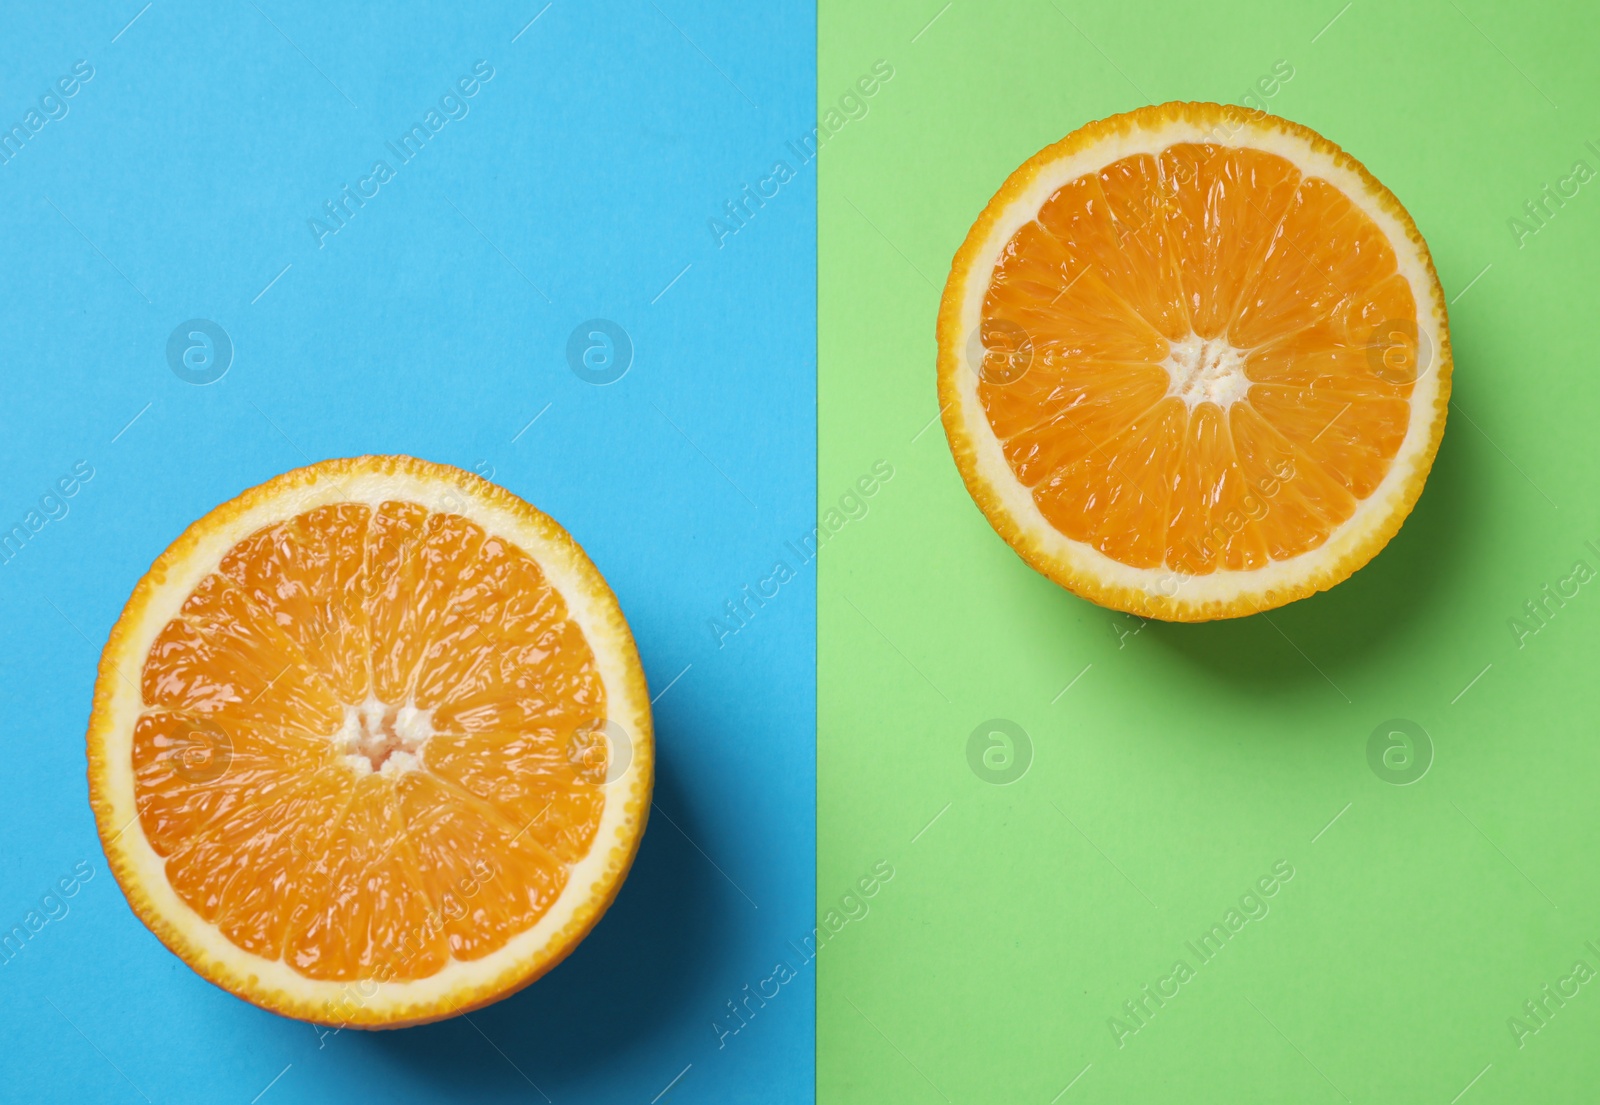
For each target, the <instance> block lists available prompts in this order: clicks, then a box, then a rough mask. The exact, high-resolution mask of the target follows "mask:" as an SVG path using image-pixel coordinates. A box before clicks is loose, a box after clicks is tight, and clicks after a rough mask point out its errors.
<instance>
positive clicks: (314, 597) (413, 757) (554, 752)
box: [89, 458, 653, 1025]
mask: <svg viewBox="0 0 1600 1105" xmlns="http://www.w3.org/2000/svg"><path fill="white" fill-rule="evenodd" d="M443 503H447V504H449V505H448V506H441V505H440V504H443ZM207 550H210V551H209V552H207ZM218 550H220V552H219V551H218ZM161 610H167V611H175V612H176V613H175V614H172V613H168V614H165V615H163V614H158V613H157V611H161ZM595 733H606V734H618V735H620V736H621V738H622V739H625V740H626V744H627V747H626V748H625V749H618V748H610V747H608V746H606V745H604V744H603V743H602V744H601V745H600V746H598V749H597V747H596V745H595V744H594V741H593V739H592V738H593V736H594V734H595ZM89 746H90V789H91V797H92V799H93V801H94V804H95V810H96V816H97V819H98V821H99V825H100V828H101V833H102V838H103V839H104V840H105V842H106V848H107V854H108V856H109V857H110V858H111V860H112V865H113V870H114V871H115V872H116V874H117V878H118V880H119V882H120V883H121V884H122V886H123V888H124V890H125V891H126V892H127V894H128V897H129V900H130V902H131V903H132V904H133V906H134V908H135V911H136V912H138V913H139V915H140V916H141V917H142V918H143V919H144V920H145V921H146V922H147V923H148V924H150V925H151V927H152V928H153V929H155V931H156V932H157V933H158V934H160V935H161V936H162V938H163V939H164V940H165V941H166V942H167V943H168V945H169V946H171V947H172V948H173V949H174V950H175V951H177V952H178V953H179V954H180V955H182V956H183V957H184V958H185V959H186V960H187V961H188V962H189V963H190V964H191V965H192V966H194V967H195V968H196V969H197V970H199V971H201V972H202V973H203V974H205V975H206V976H207V977H208V978H211V979H212V980H213V981H215V982H218V983H219V984H220V985H223V986H225V987H227V988H228V989H230V990H232V991H233V992H235V993H237V994H239V995H240V996H242V997H245V998H247V999H249V1000H252V1001H255V1002H257V1003H258V1004H261V1005H264V1006H266V1007H267V1008H271V1009H274V1010H277V1011H279V1012H284V1013H287V1014H289V1015H292V1016H303V1017H308V1018H313V1019H319V1020H325V1021H338V1022H339V1023H354V1024H363V1025H366V1024H370V1025H392V1024H404V1023H416V1022H418V1021H423V1020H429V1019H433V1018H436V1017H439V1016H448V1015H451V1014H453V1013H456V1012H460V1011H462V1010H465V1009H471V1008H474V1007H476V1006H478V1005H482V1004H484V1003H486V1002H488V1001H492V1000H495V999H496V998H497V997H500V996H503V995H504V994H505V993H508V992H510V991H511V990H514V989H516V988H518V987H519V986H521V985H525V984H526V983H527V982H529V981H531V980H532V979H533V978H536V977H538V975H539V974H541V973H543V972H544V971H545V970H548V969H549V967H550V966H552V965H553V964H554V963H555V962H558V961H559V960H560V958H561V957H562V956H564V955H566V954H567V952H569V951H570V950H571V948H572V946H573V945H575V944H576V942H577V941H578V940H579V939H581V938H582V936H583V934H584V933H585V932H587V931H588V929H589V928H590V927H591V926H592V925H593V924H594V923H595V921H596V920H597V919H598V917H599V915H600V913H601V912H602V911H603V910H604V908H605V906H606V905H607V904H608V903H609V902H610V900H611V898H612V896H613V895H614V894H615V893H616V889H617V886H618V884H619V883H620V881H621V878H622V877H623V875H624V874H625V873H626V870H627V866H628V863H629V862H630V861H631V858H632V855H633V852H634V850H635V849H636V847H637V844H638V838H639V834H640V832H641V831H642V829H643V824H644V814H645V810H646V809H647V803H648V795H649V789H650V779H651V773H652V771H651V769H652V765H653V743H652V738H651V732H650V721H649V713H648V701H647V696H646V692H645V689H644V681H643V675H642V673H641V672H640V669H639V664H638V657H637V655H636V653H635V652H634V650H633V645H632V641H631V638H630V637H629V636H628V633H627V627H626V623H624V622H623V620H622V617H621V614H620V612H619V611H618V610H617V607H616V600H615V599H614V597H613V596H612V595H611V593H610V591H609V590H608V589H607V588H606V587H605V584H604V581H603V580H601V578H600V576H599V574H598V573H597V572H596V571H595V570H594V567H593V566H592V565H591V564H590V563H589V562H588V560H587V559H586V558H585V557H584V556H583V554H582V551H581V550H579V549H578V547H577V546H576V544H574V543H573V542H572V540H571V538H570V537H569V536H567V534H566V533H565V531H563V530H561V528H560V527H559V526H557V525H556V524H555V523H554V522H552V521H550V520H549V519H548V518H546V517H545V516H544V515H542V514H539V513H538V512H537V511H535V510H533V508H532V507H529V506H528V505H527V504H526V503H523V502H521V500H518V499H516V498H514V497H513V496H511V495H509V494H508V493H506V492H504V491H502V490H500V489H498V488H495V487H493V486H492V485H490V484H487V483H485V482H484V481H482V480H479V479H477V478H476V477H472V476H468V475H467V474H465V473H462V472H459V471H457V470H454V469H446V468H442V467H440V466H437V465H430V464H426V463H425V462H422V461H416V460H412V459H410V458H361V459H358V460H353V461H329V462H326V463H325V464H323V465H318V466H314V467H313V468H310V469H303V470H300V471H298V472H292V473H289V474H287V475H285V476H283V477H280V478H279V479H278V480H275V481H273V482H272V483H269V484H267V485H265V486H263V487H261V488H257V489H255V490H253V491H251V492H247V493H246V494H245V495H244V496H242V497H241V498H240V499H238V500H235V501H234V502H233V503H229V504H226V505H224V506H222V507H219V508H218V509H217V510H216V511H214V512H213V513H212V514H211V515H208V516H207V517H206V518H204V519H202V520H201V521H200V522H198V523H196V524H195V526H193V527H191V529H190V531H189V533H187V534H186V535H185V536H184V537H183V538H182V539H180V540H179V541H178V542H177V543H176V544H174V546H173V547H172V548H171V549H169V550H168V551H167V553H166V554H164V555H163V557H162V558H161V559H160V560H158V561H157V563H156V565H155V566H154V567H153V568H152V569H151V572H150V574H149V575H148V576H147V577H146V578H145V580H144V581H143V582H142V583H141V584H140V587H139V589H138V590H137V591H136V592H135V594H134V598H133V599H132V600H131V601H130V603H129V607H128V610H127V611H126V612H125V613H124V615H123V619H122V621H121V622H119V624H118V627H117V630H116V631H115V632H114V633H113V636H112V640H111V642H110V643H109V644H108V645H107V653H106V659H105V662H104V664H103V665H102V672H101V679H100V684H99V686H98V687H97V697H96V707H95V714H94V717H93V719H92V721H91V728H90V739H89ZM608 768H615V770H608ZM352 988H356V989H354V990H353V989H352ZM352 992H354V993H358V994H360V995H361V997H360V1001H359V1002H356V1003H355V1004H354V1005H352V999H351V998H350V994H351V993H352Z"/></svg>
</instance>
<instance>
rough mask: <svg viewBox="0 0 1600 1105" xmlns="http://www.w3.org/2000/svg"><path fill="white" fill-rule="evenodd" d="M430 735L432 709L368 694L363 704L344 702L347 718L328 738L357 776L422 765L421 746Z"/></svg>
mask: <svg viewBox="0 0 1600 1105" xmlns="http://www.w3.org/2000/svg"><path fill="white" fill-rule="evenodd" d="M431 736H433V711H432V710H419V709H417V708H416V707H415V706H413V705H411V703H409V702H408V703H406V704H405V705H404V706H389V705H386V704H385V703H382V702H379V701H378V700H377V699H376V698H373V697H372V696H371V695H368V696H367V700H366V701H365V702H362V703H361V704H360V705H356V706H351V705H349V704H346V705H345V708H344V721H343V722H341V723H340V725H339V728H338V729H336V730H334V732H333V735H332V737H330V738H329V739H330V740H332V741H333V743H334V745H335V746H336V747H337V748H338V749H339V751H340V752H341V753H342V754H343V755H344V760H345V763H347V764H349V765H350V767H351V769H352V770H353V771H354V772H355V773H356V774H357V775H371V774H372V773H373V772H377V773H378V774H380V775H388V776H391V777H392V776H395V775H398V774H400V773H401V772H402V771H415V770H417V769H418V768H419V767H421V766H422V746H423V745H424V744H426V743H427V740H428V738H429V737H431Z"/></svg>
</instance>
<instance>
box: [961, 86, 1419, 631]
mask: <svg viewBox="0 0 1600 1105" xmlns="http://www.w3.org/2000/svg"><path fill="white" fill-rule="evenodd" d="M1450 367H1451V366H1450V362H1449V338H1448V334H1447V331H1446V327H1445V319H1444V305H1443V298H1442V295H1441V293H1440V291H1439V287H1438V279H1437V277H1436V276H1435V275H1434V272H1433V267H1432V262H1431V260H1430V259H1429V257H1428V255H1427V250H1426V247H1425V246H1424V245H1423V244H1422V240H1421V238H1420V236H1419V235H1417V233H1416V231H1415V227H1414V226H1413V225H1412V224H1411V221H1410V218H1409V217H1408V216H1407V215H1406V213H1405V210H1404V208H1402V207H1401V206H1400V204H1399V202H1398V201H1397V200H1395V198H1394V197H1393V196H1392V195H1391V194H1390V193H1389V192H1388V191H1387V190H1385V189H1384V188H1383V186H1382V185H1380V184H1378V182H1377V181H1375V180H1373V179H1372V177H1371V176H1370V174H1368V173H1366V171H1365V170H1364V169H1363V168H1362V167H1361V166H1360V164H1359V163H1358V162H1356V161H1355V160H1354V159H1352V158H1350V157H1349V156H1348V155H1347V154H1345V153H1344V152H1343V151H1341V150H1339V149H1338V148H1337V147H1335V146H1333V145H1332V144H1331V143H1329V142H1327V141H1326V140H1324V139H1322V138H1321V137H1320V136H1318V135H1316V134H1314V133H1313V132H1311V131H1308V130H1306V129H1305V128H1304V127H1299V126H1296V125H1295V124H1292V123H1287V122H1284V121H1283V120H1280V119H1275V118H1273V117H1271V116H1266V115H1260V114H1257V113H1253V112H1249V111H1246V110H1244V109H1239V108H1227V107H1222V106H1219V105H1215V104H1165V105H1162V106H1160V107H1153V108H1148V109H1142V110H1140V111H1136V112H1132V113H1130V114H1128V115H1124V116H1118V117H1116V118H1113V119H1109V120H1105V121H1104V122H1101V123H1095V124H1091V125H1089V126H1088V127H1085V128H1083V130H1081V131H1079V132H1077V133H1075V134H1073V135H1070V136H1068V137H1067V138H1066V139H1064V140H1062V142H1060V143H1058V144H1057V145H1056V146H1053V147H1051V148H1050V149H1047V150H1045V151H1043V152H1041V153H1040V154H1039V155H1037V156H1036V157H1034V158H1033V159H1032V160H1030V161H1029V162H1028V163H1027V164H1026V165H1024V166H1023V167H1022V168H1021V169H1019V170H1017V172H1016V173H1014V174H1013V175H1012V177H1011V179H1010V180H1008V181H1007V182H1006V185H1005V187H1004V188H1002V189H1001V191H1000V192H999V193H998V194H997V195H996V196H995V197H994V199H993V200H991V201H990V203H989V205H988V207H987V208H986V209H985V211H984V214H983V216H982V217H981V218H980V219H979V220H978V222H977V223H976V224H975V225H974V227H973V229H972V232H971V233H970V234H969V235H968V237H967V241H966V243H965V244H964V245H963V246H962V249H961V251H960V252H959V253H958V255H957V257H956V260H955V263H954V265H953V266H952V268H951V274H950V280H949V283H948V284H947V285H946V288H945V296H944V302H943V304H942V306H941V310H940V317H939V387H940V407H941V410H942V411H943V412H944V421H945V427H946V433H947V435H948V436H949V438H950V443H951V447H952V451H953V452H954V455H955V458H956V462H957V465H958V467H959V468H960V470H961V473H962V476H963V478H964V479H965V481H966V483H967V487H968V489H969V490H970V491H971V493H972V495H973V497H974V499H975V500H976V501H977V502H978V504H979V506H980V507H981V508H982V509H983V510H984V512H985V514H986V515H987V516H988V518H989V520H990V521H991V523H993V524H994V526H995V527H996V529H997V530H999V532H1000V533H1001V534H1002V536H1004V537H1005V538H1006V540H1007V541H1008V542H1010V543H1011V545H1012V546H1013V547H1014V548H1015V549H1016V550H1017V551H1018V552H1019V553H1021V554H1022V555H1023V557H1024V558H1025V559H1027V560H1028V561H1029V562H1030V563H1031V564H1033V565H1034V566H1035V567H1037V568H1039V569H1040V570H1041V571H1044V572H1045V573H1046V574H1048V575H1050V576H1051V578H1053V579H1056V580H1057V581H1058V582H1060V583H1062V584H1063V585H1064V586H1067V587H1069V588H1070V589H1072V590H1075V591H1077V592H1078V593H1080V594H1083V595H1085V596H1086V597H1089V598H1092V599H1094V600H1095V601H1097V602H1102V603H1105V604H1107V605H1111V606H1115V607H1118V608H1120V609H1124V610H1128V611H1130V612H1132V613H1136V614H1141V615H1145V616H1153V617H1163V618H1172V619H1181V620H1203V619H1206V618H1214V617H1233V616H1238V615H1240V614H1247V613H1251V612H1253V611H1256V610H1261V609H1267V608H1270V607H1272V606H1277V605H1281V604H1282V603H1284V602H1288V601H1291V600H1293V599H1295V598H1299V597H1303V596H1304V595H1306V594H1310V593H1312V592H1313V591H1316V590H1320V589H1322V588H1325V587H1328V586H1332V585H1333V584H1334V583H1337V582H1338V581H1339V580H1341V579H1343V578H1345V577H1346V576H1348V575H1349V574H1350V573H1351V572H1353V571H1355V570H1356V569H1357V568H1359V567H1360V566H1361V565H1362V564H1364V563H1365V562H1366V561H1367V560H1368V559H1370V558H1371V557H1372V556H1373V555H1375V554H1376V552H1377V551H1378V550H1379V549H1380V548H1382V546H1383V544H1384V543H1385V542H1387V541H1388V539H1389V538H1390V537H1391V536H1392V535H1393V533H1394V532H1395V530H1396V529H1397V528H1398V527H1399V525H1400V523H1401V521H1402V520H1403V519H1404V518H1405V516H1406V514H1407V513H1408V512H1409V511H1410V509H1411V505H1412V504H1413V503H1414V502H1415V500H1416V497H1417V496H1418V495H1419V494H1420V493H1421V488H1422V482H1423V480H1424V479H1425V478H1426V475H1427V471H1428V468H1429V466H1430V465H1431V463H1432V458H1433V455H1434V453H1435V451H1436V450H1437V448H1438V442H1439V438H1440V436H1441V435H1442V433H1443V428H1444V416H1445V411H1446V409H1447V404H1448V398H1449V374H1450Z"/></svg>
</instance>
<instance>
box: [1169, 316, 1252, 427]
mask: <svg viewBox="0 0 1600 1105" xmlns="http://www.w3.org/2000/svg"><path fill="white" fill-rule="evenodd" d="M1171 347H1172V348H1171V352H1169V353H1168V354H1167V359H1166V360H1164V361H1162V362H1161V367H1162V368H1164V369H1166V370H1167V375H1169V376H1171V377H1172V383H1171V384H1170V385H1169V386H1168V388H1167V394H1168V395H1175V396H1177V397H1178V398H1179V399H1182V400H1183V401H1184V402H1185V403H1187V404H1188V405H1189V409H1190V410H1194V408H1195V407H1197V406H1198V405H1200V404H1201V403H1215V404H1216V405H1217V406H1219V407H1221V408H1222V409H1223V410H1227V409H1228V408H1229V407H1231V406H1233V405H1234V404H1235V403H1237V402H1238V401H1239V400H1240V399H1243V398H1244V395H1245V392H1247V391H1249V390H1250V380H1249V378H1248V377H1247V376H1245V374H1244V359H1245V353H1244V352H1243V351H1242V350H1238V349H1235V348H1234V347H1233V346H1231V345H1229V344H1228V343H1227V342H1226V341H1225V340H1223V339H1222V338H1202V337H1201V336H1200V335H1199V334H1190V335H1189V336H1188V337H1186V338H1183V339H1182V340H1181V341H1175V342H1172V343H1171Z"/></svg>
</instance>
